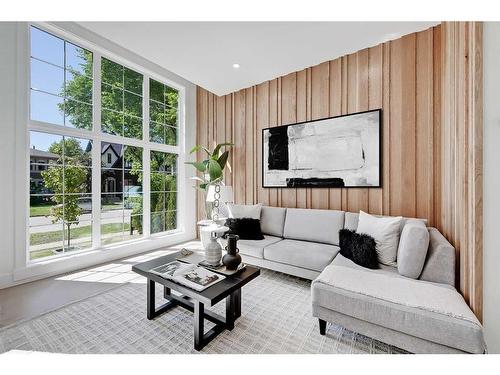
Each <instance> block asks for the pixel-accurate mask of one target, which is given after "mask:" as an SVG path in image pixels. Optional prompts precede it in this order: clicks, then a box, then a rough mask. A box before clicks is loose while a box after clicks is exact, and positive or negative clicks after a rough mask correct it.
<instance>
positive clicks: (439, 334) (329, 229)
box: [238, 206, 486, 353]
mask: <svg viewBox="0 0 500 375" xmlns="http://www.w3.org/2000/svg"><path fill="white" fill-rule="evenodd" d="M357 220H358V214H356V213H350V212H344V211H334V210H314V209H291V208H289V209H286V208H276V207H266V206H264V207H262V211H261V229H262V232H263V234H264V237H265V238H264V239H263V240H259V241H251V240H240V241H239V242H238V248H239V250H240V254H241V256H242V258H243V261H244V262H246V263H249V264H253V265H256V266H260V267H264V268H269V269H272V270H276V271H280V272H284V273H288V274H291V275H295V276H299V277H302V278H306V279H310V280H313V281H312V284H311V299H312V311H313V315H314V316H315V317H317V318H318V319H319V329H320V333H321V334H325V329H326V322H332V323H335V324H339V325H341V326H343V327H346V328H347V329H350V330H352V331H355V332H359V333H361V334H364V335H366V336H370V337H373V338H375V339H378V340H380V341H383V342H385V343H388V344H392V345H395V346H397V347H399V348H402V349H405V350H408V351H410V352H414V353H464V352H467V353H484V352H486V345H485V342H484V338H483V329H482V326H481V324H480V322H479V321H478V320H477V318H476V317H475V315H474V314H473V313H472V311H471V310H470V309H469V307H468V306H467V304H466V303H465V301H464V299H463V297H462V296H461V295H460V294H459V293H458V292H457V291H456V289H455V287H454V283H455V249H454V248H453V247H452V246H451V245H450V243H449V242H448V241H447V240H446V239H445V238H444V237H443V235H441V233H440V232H439V231H438V230H437V229H435V228H428V230H429V235H430V244H429V249H428V253H427V258H426V261H425V264H424V268H423V271H422V272H421V274H420V276H419V277H418V279H412V278H407V277H404V276H401V275H400V274H399V273H398V269H397V268H396V267H391V266H385V265H380V269H377V270H370V269H367V268H363V267H360V266H358V265H357V264H355V263H354V262H352V261H351V260H349V259H347V258H344V257H343V256H342V255H341V254H339V251H340V248H339V247H338V246H339V230H340V229H342V228H348V229H356V228H357ZM405 220H417V219H405ZM405 220H403V224H402V226H401V230H402V229H403V226H404V222H405Z"/></svg>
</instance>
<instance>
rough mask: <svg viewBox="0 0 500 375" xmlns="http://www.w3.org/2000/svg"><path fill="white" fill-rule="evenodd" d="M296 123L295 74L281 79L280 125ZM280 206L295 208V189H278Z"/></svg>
mask: <svg viewBox="0 0 500 375" xmlns="http://www.w3.org/2000/svg"><path fill="white" fill-rule="evenodd" d="M296 122H297V74H296V73H291V74H288V75H286V76H284V77H283V78H282V79H281V124H280V125H286V124H293V123H296ZM280 190H281V206H282V207H296V206H297V189H280Z"/></svg>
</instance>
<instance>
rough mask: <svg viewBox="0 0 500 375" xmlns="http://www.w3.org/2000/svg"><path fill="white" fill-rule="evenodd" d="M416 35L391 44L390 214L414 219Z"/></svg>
mask: <svg viewBox="0 0 500 375" xmlns="http://www.w3.org/2000/svg"><path fill="white" fill-rule="evenodd" d="M415 47H416V38H415V34H410V35H407V36H404V37H402V38H400V39H397V40H395V41H393V42H391V78H390V79H391V89H390V90H391V106H390V110H389V116H390V117H391V120H390V121H391V134H390V145H391V146H390V147H391V153H390V159H391V169H390V177H389V184H390V189H391V194H390V200H391V203H390V204H391V211H390V212H391V215H403V216H407V217H415V201H416V198H415V193H416V184H415V156H416V155H415Z"/></svg>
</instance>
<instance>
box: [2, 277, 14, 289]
mask: <svg viewBox="0 0 500 375" xmlns="http://www.w3.org/2000/svg"><path fill="white" fill-rule="evenodd" d="M12 283H13V276H12V274H11V273H3V274H1V275H0V289H3V288H7V287H9V286H10V285H11V284H12Z"/></svg>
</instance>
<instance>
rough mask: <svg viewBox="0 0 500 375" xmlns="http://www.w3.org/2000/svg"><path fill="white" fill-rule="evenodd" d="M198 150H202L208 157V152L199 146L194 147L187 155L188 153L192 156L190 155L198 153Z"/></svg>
mask: <svg viewBox="0 0 500 375" xmlns="http://www.w3.org/2000/svg"><path fill="white" fill-rule="evenodd" d="M200 150H204V151H205V152H206V153H207V154H208V156H210V151H208V149H207V148H206V147H203V146H200V145H198V146H194V147H193V148H192V149H191V151H189V153H190V154H192V153H194V152H198V151H200Z"/></svg>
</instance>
